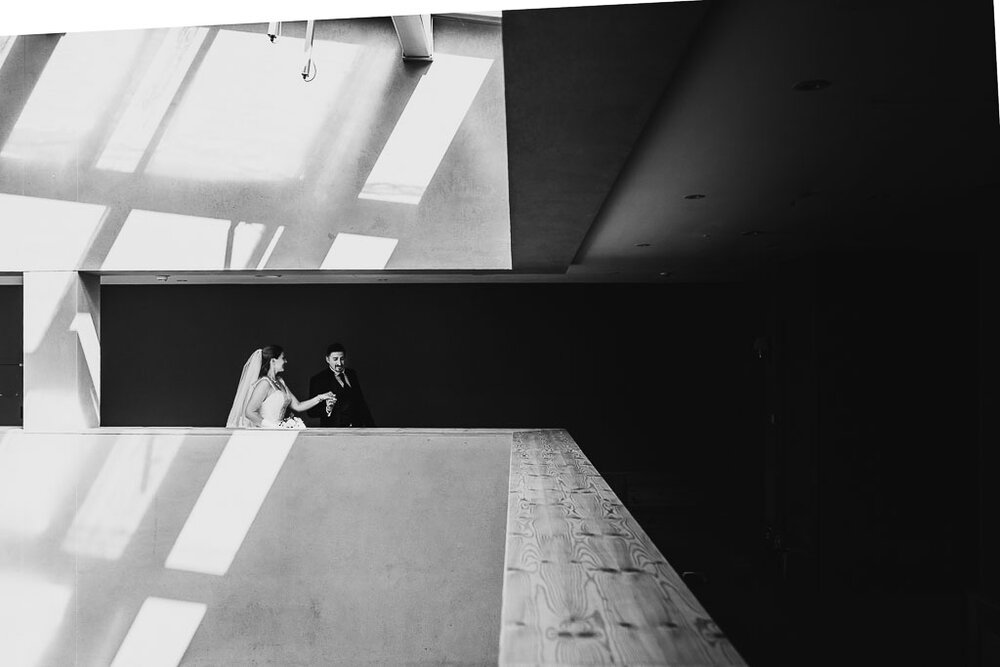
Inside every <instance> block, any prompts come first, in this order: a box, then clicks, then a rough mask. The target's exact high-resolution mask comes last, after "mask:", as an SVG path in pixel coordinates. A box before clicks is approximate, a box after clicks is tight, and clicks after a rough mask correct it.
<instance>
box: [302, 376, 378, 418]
mask: <svg viewBox="0 0 1000 667" xmlns="http://www.w3.org/2000/svg"><path fill="white" fill-rule="evenodd" d="M344 374H345V375H347V381H348V382H350V384H351V386H350V387H341V386H340V383H339V382H337V378H336V377H334V375H333V371H331V370H330V369H329V368H324V369H323V370H322V371H320V372H319V373H317V374H316V375H314V376H312V378H311V379H310V380H309V396H310V397H312V396H315V395H316V394H322V393H323V392H325V391H332V392H333V393H334V394H336V395H337V402H336V403H335V404H334V405H333V412H332V413H331V414H330V415H329V416H327V414H326V401H323V402H321V403H320V404H319V405H316V406H313V407H312V408H310V409H309V412H308V414H309V416H310V417H319V425H320V426H332V427H338V426H356V427H372V426H375V420H374V419H372V413H371V411H370V410H368V403H367V402H366V401H365V395H364V393H363V392H362V391H361V381H360V380H358V374H357V373H355V372H354V370H353V369H351V368H346V369H344Z"/></svg>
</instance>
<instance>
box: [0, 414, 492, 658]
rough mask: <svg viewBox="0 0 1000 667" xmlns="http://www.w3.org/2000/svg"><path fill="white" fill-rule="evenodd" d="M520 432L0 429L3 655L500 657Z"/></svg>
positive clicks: (0, 620)
mask: <svg viewBox="0 0 1000 667" xmlns="http://www.w3.org/2000/svg"><path fill="white" fill-rule="evenodd" d="M510 442H511V436H510V433H509V432H502V431H445V432H434V431H411V432H403V431H393V430H389V429H374V430H371V431H367V432H361V431H354V432H351V431H342V432H331V431H323V430H320V429H316V430H306V431H282V430H277V431H270V432H263V431H258V432H229V431H226V430H224V429H124V430H122V429H117V430H114V429H98V430H95V431H92V432H88V433H85V434H75V435H50V434H24V433H22V432H21V431H20V430H14V429H11V430H6V431H4V430H0V645H2V646H5V647H7V650H5V651H4V655H3V656H0V657H2V660H0V661H2V662H3V663H4V664H7V665H9V664H23V665H61V666H64V665H98V664H102V665H108V664H112V663H113V661H115V659H116V656H117V660H118V662H117V663H116V664H126V660H125V658H126V657H130V656H131V657H132V658H133V659H134V660H138V661H140V662H142V664H144V665H148V664H165V665H170V666H173V665H176V664H178V662H177V661H178V660H179V661H180V662H179V664H183V665H236V664H239V665H271V664H273V665H279V664H280V665H314V664H324V665H329V664H352V665H361V664H403V663H406V664H489V663H493V664H495V662H496V659H497V650H498V639H499V628H500V600H501V594H502V590H501V587H502V578H503V554H504V539H505V524H506V511H507V483H508V480H507V478H508V473H509V455H510ZM140 610H141V611H140ZM144 633H145V634H144ZM5 635H6V636H5ZM123 644H124V645H123ZM144 652H150V653H152V654H155V656H156V658H155V659H154V658H149V657H142V656H143V653H144ZM171 656H173V657H171ZM157 660H159V662H157Z"/></svg>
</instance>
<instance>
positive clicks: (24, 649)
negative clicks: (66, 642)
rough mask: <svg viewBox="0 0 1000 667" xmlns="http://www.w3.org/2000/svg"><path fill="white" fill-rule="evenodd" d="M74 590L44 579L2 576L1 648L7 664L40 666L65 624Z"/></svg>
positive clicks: (20, 666) (10, 573)
mask: <svg viewBox="0 0 1000 667" xmlns="http://www.w3.org/2000/svg"><path fill="white" fill-rule="evenodd" d="M69 597H70V590H69V589H68V588H66V587H65V586H59V585H57V584H52V583H49V582H47V581H44V580H42V579H39V578H36V577H33V576H30V575H25V574H15V573H12V572H3V573H0V647H2V659H3V664H5V665H18V667H34V666H35V665H38V664H39V663H40V660H41V658H42V657H43V656H44V654H45V649H47V648H48V647H49V644H51V643H52V640H53V639H54V638H55V634H56V631H57V630H58V629H59V626H60V625H61V624H62V620H63V616H65V614H66V606H67V604H68V603H69Z"/></svg>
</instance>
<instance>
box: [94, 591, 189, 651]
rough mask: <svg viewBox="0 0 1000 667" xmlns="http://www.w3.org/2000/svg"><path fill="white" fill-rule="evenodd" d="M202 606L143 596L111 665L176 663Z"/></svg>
mask: <svg viewBox="0 0 1000 667" xmlns="http://www.w3.org/2000/svg"><path fill="white" fill-rule="evenodd" d="M206 609H207V606H206V605H204V604H202V603H200V602H187V601H184V600H169V599H166V598H156V597H149V598H146V599H145V600H144V601H143V603H142V607H140V608H139V613H138V614H137V615H136V617H135V621H133V622H132V627H131V628H129V631H128V634H127V635H125V640H124V641H122V645H121V646H120V647H119V648H118V653H117V654H116V655H115V659H114V661H113V662H112V663H111V667H177V665H179V664H180V662H181V658H183V657H184V652H185V651H187V648H188V646H189V645H190V644H191V640H192V639H193V638H194V633H195V632H197V631H198V626H199V625H201V620H202V619H203V618H204V617H205V611H206Z"/></svg>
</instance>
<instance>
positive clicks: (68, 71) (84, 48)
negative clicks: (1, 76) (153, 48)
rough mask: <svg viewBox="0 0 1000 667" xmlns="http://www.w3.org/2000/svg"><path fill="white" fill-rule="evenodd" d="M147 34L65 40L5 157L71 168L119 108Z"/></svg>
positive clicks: (105, 34)
mask: <svg viewBox="0 0 1000 667" xmlns="http://www.w3.org/2000/svg"><path fill="white" fill-rule="evenodd" d="M147 37H148V33H147V32H146V31H143V30H128V31H113V32H100V33H76V34H66V35H63V37H62V38H60V40H59V43H58V44H57V45H56V48H55V51H53V53H52V56H51V57H50V58H49V62H48V64H47V65H46V66H45V70H44V71H43V72H42V75H41V77H40V78H39V80H38V83H37V84H36V85H35V88H34V90H33V91H32V93H31V97H30V98H29V99H28V102H27V104H26V105H25V106H24V110H23V111H22V112H21V116H20V117H19V118H18V119H17V123H16V124H15V125H14V130H13V131H12V132H11V134H10V138H9V139H8V140H7V143H6V145H5V146H4V147H3V151H2V152H0V156H2V157H6V158H20V159H25V160H31V161H33V162H59V163H66V162H69V161H70V160H71V159H74V158H76V157H77V152H78V149H79V147H80V145H81V144H82V143H83V142H85V141H86V140H87V139H88V138H90V137H89V136H88V135H89V134H90V133H91V132H92V131H93V130H94V129H95V127H96V126H97V125H98V123H99V122H100V120H101V116H102V115H103V114H105V113H107V112H108V110H109V109H111V108H112V107H113V105H114V104H116V103H117V101H118V100H117V97H116V96H117V94H118V93H119V91H120V89H121V87H122V86H123V85H124V84H125V82H126V81H127V77H128V75H129V73H130V72H131V70H132V68H133V66H134V61H135V59H136V56H137V54H138V52H139V48H140V47H141V45H142V42H143V40H144V39H146V38H147Z"/></svg>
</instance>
